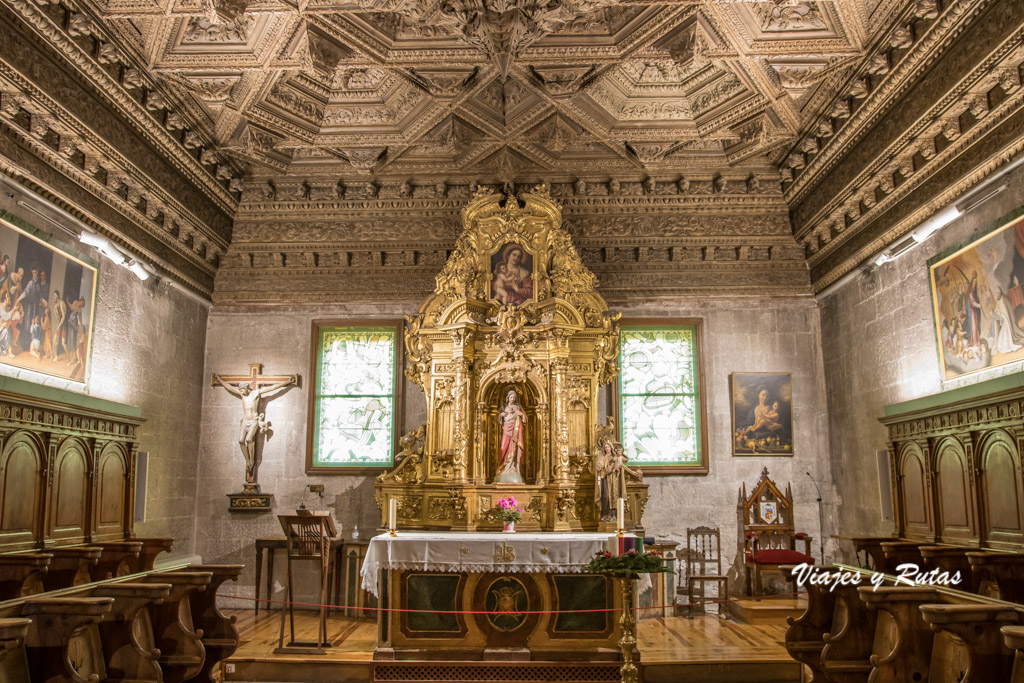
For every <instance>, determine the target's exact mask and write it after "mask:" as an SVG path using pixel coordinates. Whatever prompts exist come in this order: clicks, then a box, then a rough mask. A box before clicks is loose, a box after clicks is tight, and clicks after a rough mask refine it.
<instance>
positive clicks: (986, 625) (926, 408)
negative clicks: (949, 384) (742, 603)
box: [786, 373, 1024, 683]
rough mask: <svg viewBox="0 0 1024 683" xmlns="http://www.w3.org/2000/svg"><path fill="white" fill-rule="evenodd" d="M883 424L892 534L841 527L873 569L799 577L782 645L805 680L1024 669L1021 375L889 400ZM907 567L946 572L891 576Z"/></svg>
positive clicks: (979, 676)
mask: <svg viewBox="0 0 1024 683" xmlns="http://www.w3.org/2000/svg"><path fill="white" fill-rule="evenodd" d="M881 422H882V423H883V424H884V425H885V426H886V427H887V429H888V435H889V444H890V448H889V477H890V481H891V483H892V495H893V502H894V512H895V527H896V528H895V534H894V535H893V536H881V537H878V536H873V537H854V538H850V539H846V540H849V541H850V542H851V544H852V547H853V549H854V551H855V552H856V553H857V556H858V561H859V562H860V563H861V564H862V565H864V567H866V568H867V569H857V568H852V567H847V566H845V565H841V566H827V567H820V568H818V569H817V571H828V572H836V571H851V570H853V571H858V572H861V573H862V574H863V581H862V585H860V586H856V585H846V586H837V587H836V588H835V590H829V589H828V586H827V585H814V584H813V583H811V582H807V583H806V584H805V586H806V588H807V601H808V604H807V609H806V611H805V612H804V614H803V615H802V616H801V617H799V618H798V619H795V620H793V621H792V622H791V625H790V628H789V630H788V632H787V634H786V647H787V649H788V650H789V652H790V654H791V655H792V656H793V658H794V659H797V660H798V661H800V662H802V663H804V664H806V665H807V666H808V667H809V668H810V670H811V672H812V674H813V680H831V681H866V680H891V681H903V680H907V681H911V680H919V681H931V682H933V683H945V682H946V681H949V682H950V683H952V682H954V681H956V682H960V681H988V680H992V681H996V680H998V681H1013V682H1014V683H1016V682H1017V681H1024V666H1022V665H1021V663H1022V662H1024V640H1022V638H1021V634H1022V633H1024V629H1022V627H1021V626H1020V625H1019V624H1022V623H1024V479H1022V475H1021V473H1022V471H1024V470H1022V462H1024V460H1022V454H1024V453H1022V451H1024V373H1017V374H1014V375H1008V376H1004V377H1000V378H998V379H995V380H990V381H987V382H981V383H978V384H975V385H972V386H969V387H964V388H960V389H954V390H951V391H948V392H943V393H941V394H936V395H933V396H926V397H923V398H920V399H916V400H914V401H909V402H907V403H902V404H897V405H893V406H888V407H887V408H886V415H885V416H884V417H883V418H881ZM901 567H902V568H903V569H901ZM908 567H913V568H917V569H918V570H919V571H921V572H924V573H934V574H933V575H934V576H936V577H941V578H942V579H943V581H942V582H941V585H937V586H930V585H918V586H911V585H906V583H905V582H904V583H897V582H896V580H895V577H896V575H898V574H901V573H903V572H904V571H906V570H907V569H906V568H908ZM872 572H882V573H884V574H885V575H886V578H885V579H884V580H883V582H882V585H881V586H880V587H879V588H878V589H877V590H873V588H872V586H871V585H870V583H868V578H869V576H870V575H871V573H872ZM869 676H870V679H869V678H868V677H869Z"/></svg>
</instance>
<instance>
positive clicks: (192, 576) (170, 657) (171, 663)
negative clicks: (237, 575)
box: [144, 571, 213, 683]
mask: <svg viewBox="0 0 1024 683" xmlns="http://www.w3.org/2000/svg"><path fill="white" fill-rule="evenodd" d="M212 579H213V574H212V573H211V572H189V571H184V572H153V573H151V574H146V575H145V577H144V581H145V582H146V583H169V584H171V591H170V593H169V594H168V596H167V597H166V598H165V599H164V601H163V602H162V603H160V604H159V605H151V606H150V617H151V618H152V621H153V635H154V637H155V639H156V645H157V647H158V648H160V660H159V661H160V668H161V669H163V672H164V681H166V682H167V683H175V682H176V681H187V680H189V679H191V678H193V677H194V676H198V675H199V673H200V672H201V671H202V670H203V665H204V663H205V661H206V648H205V647H203V643H202V637H203V631H202V629H198V630H197V629H196V628H195V626H194V625H193V623H192V607H191V604H190V600H191V597H192V595H193V594H195V593H199V592H202V591H205V590H206V587H207V586H209V585H210V581H211V580H212Z"/></svg>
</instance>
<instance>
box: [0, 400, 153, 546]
mask: <svg viewBox="0 0 1024 683" xmlns="http://www.w3.org/2000/svg"><path fill="white" fill-rule="evenodd" d="M6 383H8V384H10V383H11V382H10V381H9V380H8V381H6ZM48 393H56V392H53V390H50V392H48ZM88 405H98V406H101V408H93V407H83V405H74V404H71V403H64V402H61V401H58V400H54V399H47V398H37V397H34V396H28V395H23V394H19V393H14V392H11V391H5V390H0V552H10V551H16V550H27V549H33V548H50V547H56V546H64V545H76V544H81V543H99V542H104V541H119V540H124V539H126V538H129V537H130V536H131V533H132V523H133V508H134V499H135V485H134V484H135V460H136V454H137V452H138V445H139V444H138V436H137V433H138V428H139V426H140V425H141V424H142V422H143V420H142V419H141V418H138V417H136V416H134V415H126V414H118V413H116V412H113V410H114V409H115V408H119V407H121V406H118V405H117V404H113V403H110V402H107V401H103V402H99V401H88ZM129 412H130V411H129Z"/></svg>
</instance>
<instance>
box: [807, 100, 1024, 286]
mask: <svg viewBox="0 0 1024 683" xmlns="http://www.w3.org/2000/svg"><path fill="white" fill-rule="evenodd" d="M983 96H984V97H985V98H986V102H987V97H988V96H987V95H983ZM1022 103H1024V95H1022V94H1021V93H1015V94H1012V95H1008V96H1006V97H1005V98H1004V99H1003V100H1002V101H1001V102H1000V104H999V105H997V107H996V109H995V110H994V111H992V112H991V113H992V114H993V115H992V116H988V114H989V113H990V112H989V110H988V109H987V108H986V109H985V110H984V115H983V116H982V117H981V118H975V119H974V121H973V124H974V125H972V126H971V127H970V128H968V129H967V130H966V131H961V130H960V128H959V126H958V127H957V133H956V135H955V137H954V138H953V139H952V140H950V139H949V138H947V144H946V145H944V147H943V150H942V152H941V153H938V154H937V153H936V152H935V151H934V150H935V146H934V138H928V137H925V138H924V139H919V140H914V139H913V138H912V133H908V134H906V135H905V136H904V137H903V139H901V142H903V143H904V144H903V147H904V149H905V150H906V151H905V153H904V154H902V155H901V156H899V157H897V159H896V160H895V161H894V162H886V161H885V159H886V158H888V159H892V158H893V157H892V156H889V155H888V154H887V155H886V156H885V157H882V158H881V159H879V160H876V161H875V164H873V166H872V167H870V168H868V169H865V171H863V172H862V173H860V174H859V175H858V176H857V178H856V179H855V180H854V181H852V182H851V183H850V184H849V185H848V186H847V190H846V191H844V193H843V194H842V195H840V197H837V198H835V199H833V201H832V202H831V203H830V204H829V205H828V208H830V209H831V210H832V212H831V213H829V214H828V218H826V219H824V220H821V221H819V222H818V223H817V224H811V228H810V229H809V230H808V229H803V230H801V231H800V233H799V239H800V240H801V242H802V243H803V244H805V245H806V246H807V250H808V256H809V259H808V260H809V262H810V264H811V266H812V267H813V266H815V265H817V264H818V263H819V262H821V261H822V260H824V259H825V258H826V257H827V256H828V254H829V253H831V252H832V251H833V250H834V249H836V248H837V246H838V244H839V241H835V240H834V238H835V237H836V236H837V235H836V231H834V230H829V231H828V233H827V236H828V240H827V244H821V243H820V240H817V238H816V235H817V236H820V235H821V234H822V233H823V232H824V231H825V230H826V229H827V227H822V226H831V225H841V226H842V231H844V232H845V231H848V230H850V229H851V228H856V227H857V226H858V225H859V224H862V223H863V224H867V223H870V222H871V221H872V220H874V219H875V218H876V217H878V216H879V215H881V214H883V213H885V212H886V211H887V210H888V209H890V208H891V207H892V206H894V205H895V204H896V203H898V202H899V201H901V200H902V199H903V198H905V197H906V196H907V195H909V194H910V193H911V192H913V191H914V190H915V189H916V188H917V187H919V186H920V185H921V184H922V183H923V182H924V181H925V180H926V179H927V178H928V177H929V176H930V175H931V173H932V172H934V170H935V169H938V168H941V167H943V166H944V165H945V164H947V163H949V162H950V161H951V160H953V159H955V158H956V157H957V156H958V155H959V154H960V153H962V152H963V151H964V150H965V149H967V148H968V147H970V146H971V145H972V144H974V143H975V142H976V141H977V140H978V139H979V138H980V137H982V136H984V135H985V133H987V132H988V131H989V130H991V129H992V128H994V127H996V126H997V125H999V123H1000V122H1001V121H1002V120H1003V119H1004V118H1005V117H1006V116H1008V115H1009V114H1010V113H1011V112H1013V111H1015V110H1017V109H1018V108H1019V107H1020V106H1021V104H1022ZM979 113H980V112H979ZM935 119H936V120H938V119H940V117H939V116H936V117H935ZM934 132H935V136H938V135H940V134H942V133H941V131H940V130H935V131H934ZM922 151H923V153H922ZM917 156H919V157H920V159H921V162H915V160H914V159H915V157H917ZM894 174H899V177H900V179H901V181H900V184H899V186H898V187H896V185H895V183H894V182H893V180H892V177H893V175H894ZM876 187H877V188H878V190H880V191H881V192H882V194H883V195H884V197H883V198H882V199H881V200H878V199H877V192H876V190H875V188H876ZM844 198H845V200H844ZM840 202H844V203H840ZM837 205H838V206H837ZM861 205H863V207H864V209H866V210H861ZM935 206H936V207H938V206H941V205H935ZM823 213H824V212H823Z"/></svg>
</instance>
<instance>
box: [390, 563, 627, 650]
mask: <svg viewBox="0 0 1024 683" xmlns="http://www.w3.org/2000/svg"><path fill="white" fill-rule="evenodd" d="M378 579H379V581H380V591H381V597H382V600H381V603H382V605H384V606H386V607H389V608H391V609H392V610H394V611H386V612H380V613H379V614H380V617H379V622H378V628H379V632H378V646H377V649H376V652H375V654H374V657H375V658H376V659H409V660H439V659H440V660H443V659H459V660H509V661H513V660H548V661H559V660H578V659H580V656H581V653H585V657H586V658H587V659H593V660H602V661H618V660H619V659H620V658H621V652H620V650H619V647H618V641H619V638H620V637H621V635H622V633H621V627H620V626H619V617H620V616H621V611H622V601H621V593H620V591H619V590H617V586H616V585H615V582H614V581H613V580H612V579H610V578H608V577H607V576H603V575H599V574H580V573H571V574H570V573H528V572H521V573H520V572H460V573H449V572H440V571H429V570H428V571H419V570H401V569H397V570H383V571H381V572H380V575H379V577H378ZM586 610H610V611H586ZM545 612H546V613H545ZM552 612H561V613H558V614H555V613H552Z"/></svg>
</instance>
